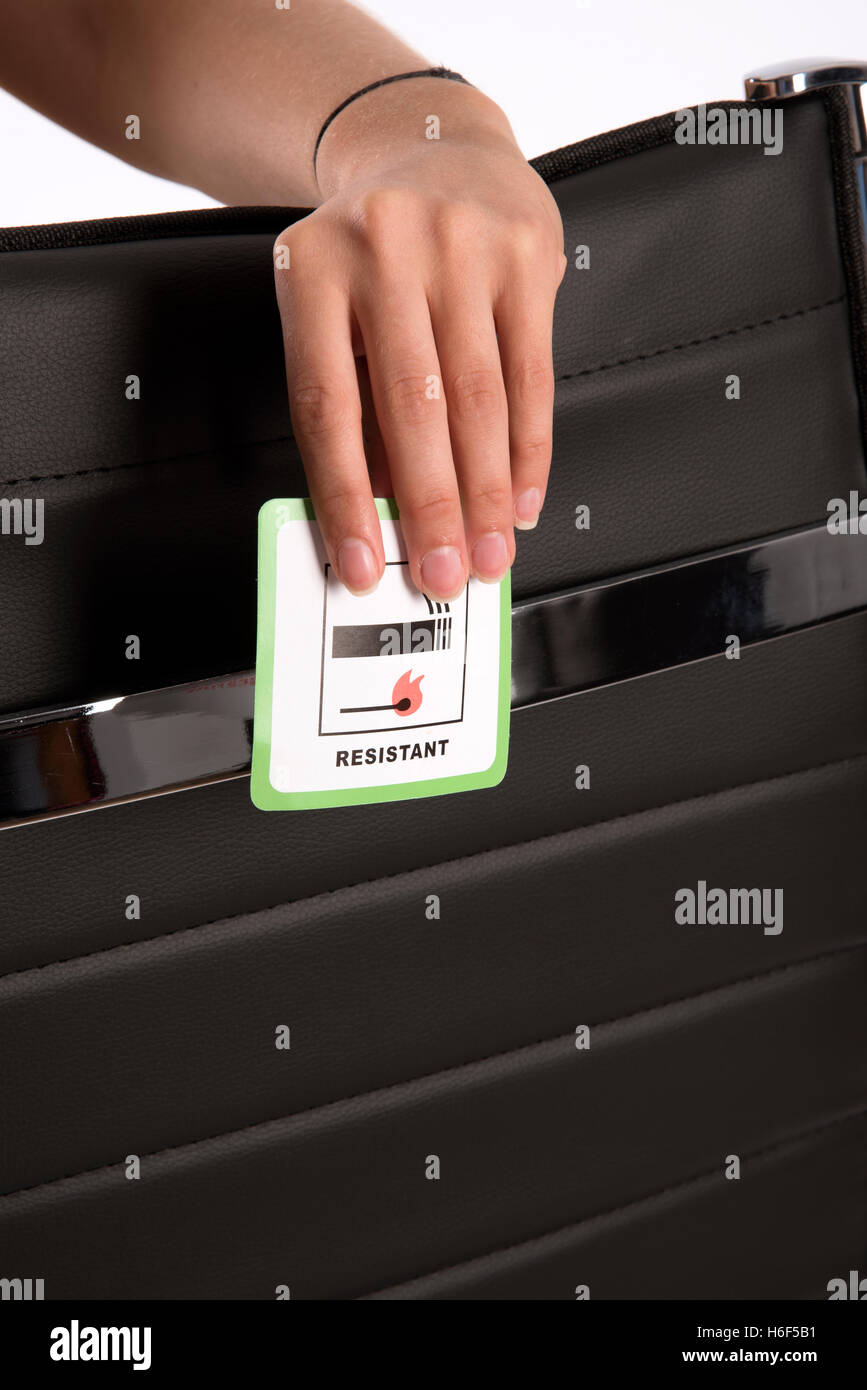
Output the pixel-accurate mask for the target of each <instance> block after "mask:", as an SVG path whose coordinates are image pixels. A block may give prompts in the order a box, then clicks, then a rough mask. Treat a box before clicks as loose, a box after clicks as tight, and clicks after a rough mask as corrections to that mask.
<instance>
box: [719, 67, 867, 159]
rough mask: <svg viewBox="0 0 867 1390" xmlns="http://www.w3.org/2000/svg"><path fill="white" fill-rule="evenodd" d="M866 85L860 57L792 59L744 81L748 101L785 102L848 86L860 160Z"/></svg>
mask: <svg viewBox="0 0 867 1390" xmlns="http://www.w3.org/2000/svg"><path fill="white" fill-rule="evenodd" d="M865 83H867V61H864V62H862V61H860V60H859V59H857V58H792V59H790V60H789V62H787V63H778V64H775V65H774V66H772V67H769V68H762V69H761V71H760V72H757V73H753V74H752V75H751V76H749V77H745V78H744V92H745V95H746V97H747V100H748V101H785V100H786V98H787V97H795V96H800V95H801V94H802V93H803V92H817V91H819V90H820V89H821V88H822V87H847V88H848V97H849V114H850V118H851V121H852V139H853V143H854V146H855V154H856V156H857V157H858V158H859V159H860V158H862V157H863V156H864V155H865V153H867V113H865V110H864V86H865Z"/></svg>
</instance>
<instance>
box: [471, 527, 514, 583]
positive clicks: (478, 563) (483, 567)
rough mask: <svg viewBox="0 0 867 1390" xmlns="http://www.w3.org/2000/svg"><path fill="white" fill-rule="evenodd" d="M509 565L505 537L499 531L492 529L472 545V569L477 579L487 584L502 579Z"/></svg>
mask: <svg viewBox="0 0 867 1390" xmlns="http://www.w3.org/2000/svg"><path fill="white" fill-rule="evenodd" d="M508 567H509V551H508V547H507V546H506V537H505V536H504V535H503V533H502V532H501V531H493V532H492V533H491V535H489V536H482V538H481V540H479V541H476V543H475V545H474V546H473V569H474V570H475V572H476V574H477V575H478V576H479V579H484V580H486V581H487V582H488V583H489V584H491V583H495V582H496V581H498V580H500V579H502V577H503V575H504V574H505V573H506V570H507V569H508Z"/></svg>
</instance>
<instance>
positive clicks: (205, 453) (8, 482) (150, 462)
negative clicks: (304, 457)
mask: <svg viewBox="0 0 867 1390" xmlns="http://www.w3.org/2000/svg"><path fill="white" fill-rule="evenodd" d="M294 442H295V436H294V435H292V434H278V435H275V437H274V438H273V439H242V440H239V441H238V442H237V444H236V445H234V446H233V447H235V448H238V449H241V450H245V449H263V448H265V446H266V445H268V444H293V443H294ZM226 452H227V449H226V446H225V445H224V444H223V445H219V446H217V445H215V446H214V447H213V448H211V449H198V450H196V451H195V452H194V453H184V454H168V455H167V456H166V457H165V458H162V457H160V458H155V459H140V460H139V461H138V462H137V463H110V464H102V465H100V467H98V468H76V469H74V470H73V471H71V472H69V473H34V474H33V475H32V476H31V477H29V478H0V487H12V486H14V485H15V484H17V483H47V482H52V481H54V480H55V479H58V478H83V477H84V476H85V475H86V474H89V473H123V472H126V471H127V470H128V469H130V468H159V467H160V465H161V464H164V463H180V461H181V460H182V459H201V458H213V456H214V455H215V454H225V453H226Z"/></svg>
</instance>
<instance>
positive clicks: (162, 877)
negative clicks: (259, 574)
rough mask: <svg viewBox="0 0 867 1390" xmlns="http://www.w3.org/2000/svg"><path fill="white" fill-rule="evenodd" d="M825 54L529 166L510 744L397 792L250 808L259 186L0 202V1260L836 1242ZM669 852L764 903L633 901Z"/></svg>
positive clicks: (61, 1270)
mask: <svg viewBox="0 0 867 1390" xmlns="http://www.w3.org/2000/svg"><path fill="white" fill-rule="evenodd" d="M865 79H867V70H865V69H864V68H858V67H857V66H856V65H852V67H851V68H850V69H845V68H841V67H837V68H835V69H833V70H830V71H828V70H824V71H822V70H815V71H813V72H812V73H811V74H809V75H808V77H807V78H805V79H804V80H803V81H802V82H800V83H799V82H796V81H788V80H787V79H786V77H785V76H784V75H783V74H777V75H776V76H775V75H773V74H764V75H762V77H761V78H756V79H755V81H754V84H753V86H752V87H750V88H749V89H748V91H749V94H750V95H751V96H752V97H753V98H754V99H756V100H760V99H761V100H770V101H771V102H773V103H778V104H779V107H780V109H781V110H782V111H783V112H784V148H783V151H782V153H780V154H779V155H777V156H773V157H769V156H767V155H766V154H765V153H764V151H763V148H762V147H761V145H753V144H737V145H734V144H732V145H725V146H723V145H718V146H712V145H703V146H702V145H693V146H684V145H681V144H680V143H678V141H677V139H676V138H675V135H676V130H677V122H676V119H675V116H674V115H670V116H665V117H662V118H660V119H657V120H652V121H646V122H642V123H641V124H639V125H636V126H632V127H630V128H628V129H625V130H622V131H617V132H614V133H613V134H608V135H604V136H600V137H598V138H596V139H593V140H589V141H585V142H583V143H582V144H579V145H574V146H571V147H569V148H568V149H565V150H560V151H558V152H556V153H555V154H551V155H547V156H545V157H543V158H541V159H539V160H537V161H535V163H536V167H537V168H538V169H539V170H540V172H541V173H542V174H543V176H544V177H545V178H546V179H547V180H548V181H549V182H550V184H551V187H552V189H553V191H554V193H555V196H556V197H557V200H558V203H559V205H560V208H561V211H562V213H563V218H564V223H565V229H566V247H567V251H568V252H570V258H571V259H572V260H573V262H574V260H575V256H574V253H573V248H576V247H577V246H579V245H581V246H587V247H589V248H590V265H589V269H577V268H576V266H575V265H574V263H573V264H572V265H570V269H569V270H568V271H567V274H566V277H565V280H564V283H563V287H562V290H561V293H560V298H559V300H558V308H557V315H556V324H555V365H556V375H557V399H556V412H555V462H554V469H553V477H552V482H551V488H550V492H549V496H548V502H547V505H546V508H545V512H544V516H543V520H542V523H541V524H540V526H539V528H538V530H537V531H536V532H534V533H528V534H523V535H521V536H520V537H519V542H518V545H519V549H518V560H517V564H516V567H515V571H514V596H515V611H514V650H515V666H514V701H513V703H514V712H513V721H512V737H511V750H510V765H509V771H508V774H507V776H506V779H505V781H504V782H503V783H502V784H501V785H500V786H499V787H498V788H496V789H494V790H489V791H482V792H472V793H468V794H466V795H461V796H457V797H450V798H446V799H442V800H437V799H434V800H429V801H425V800H422V801H416V802H403V803H398V804H393V805H382V806H371V807H365V808H358V809H346V810H335V811H319V812H312V813H303V814H288V815H264V814H262V813H261V812H259V811H257V810H256V809H255V808H254V807H253V806H252V804H251V803H250V800H249V788H248V784H247V780H246V777H245V775H244V774H245V772H246V770H247V768H248V765H249V748H250V720H251V711H252V677H251V675H250V668H251V666H252V664H253V657H254V645H255V630H254V625H255V617H254V615H255V597H256V574H255V563H256V524H255V523H256V514H257V511H258V508H259V507H260V505H261V504H262V503H263V502H264V501H265V500H266V499H268V498H270V497H274V496H295V495H302V494H303V493H304V492H305V485H304V480H303V473H302V469H301V464H300V460H299V457H298V453H297V451H296V449H295V446H294V443H293V440H292V437H291V432H290V428H289V422H288V410H287V406H286V403H285V387H284V382H283V369H282V354H281V341H280V329H279V323H278V318H277V310H276V306H275V303H274V296H273V288H272V270H271V245H272V242H273V239H274V236H275V235H276V234H277V233H278V232H279V231H280V229H281V228H282V227H283V226H284V225H285V223H286V221H287V220H288V219H289V218H291V217H293V216H302V215H303V211H297V212H295V213H292V212H288V213H287V211H286V210H285V209H237V210H228V209H227V210H225V211H223V210H217V211H209V212H202V213H193V214H179V215H166V216H162V217H153V218H151V217H148V218H131V219H123V220H118V221H111V222H108V223H89V224H79V225H72V226H64V227H49V228H43V227H37V228H25V229H12V230H10V231H8V232H6V233H3V234H0V246H2V248H3V251H4V254H3V255H2V256H0V307H2V314H3V326H4V332H3V334H2V339H0V372H2V377H3V380H4V383H5V385H4V410H3V416H2V420H0V432H2V445H3V447H2V457H3V460H4V462H3V469H4V474H3V482H2V484H0V497H2V498H5V499H6V500H7V502H9V504H10V505H9V506H8V507H7V508H6V509H5V512H3V513H2V516H3V518H6V520H5V531H6V534H3V535H2V536H0V593H2V598H3V602H2V610H0V611H2V641H0V710H2V712H3V719H2V723H0V815H2V818H3V819H4V821H5V823H6V827H7V828H6V829H5V830H4V833H2V834H0V884H2V888H0V970H2V979H0V1056H2V1058H3V1066H2V1080H0V1087H2V1093H3V1094H2V1101H0V1110H2V1116H3V1126H2V1145H0V1193H2V1194H3V1195H0V1252H2V1258H0V1275H2V1276H9V1277H11V1276H21V1277H33V1278H43V1279H44V1280H45V1296H46V1298H49V1299H51V1298H56V1299H71V1298H116V1299H135V1298H158V1299H194V1298H204V1299H217V1298H232V1299H273V1298H275V1297H280V1296H285V1292H286V1290H291V1297H293V1298H301V1299H340V1298H352V1299H355V1298H365V1297H367V1298H371V1297H372V1298H386V1299H404V1298H406V1299H440V1298H446V1299H465V1298H487V1299H561V1298H562V1299H574V1298H575V1297H582V1296H586V1295H587V1294H588V1293H589V1296H590V1297H591V1298H594V1299H595V1298H603V1299H605V1298H645V1299H646V1298H657V1299H674V1298H711V1299H745V1298H760V1299H773V1298H797V1299H802V1298H807V1299H810V1298H815V1299H821V1298H825V1297H827V1292H826V1290H827V1285H828V1281H829V1280H831V1279H832V1278H835V1277H840V1276H843V1277H845V1276H846V1274H847V1272H848V1270H849V1269H851V1268H861V1269H864V1268H865V1263H864V1262H865V1259H867V1185H865V1182H864V1174H865V1166H867V1008H865V986H867V920H865V914H864V893H863V875H862V872H861V866H862V863H863V853H864V844H865V837H867V804H865V791H867V537H865V536H862V535H860V534H859V533H857V532H856V533H854V534H851V535H843V536H839V535H832V534H831V533H830V532H829V530H828V528H827V525H826V521H827V518H828V504H829V502H830V501H831V499H833V498H843V499H847V504H848V502H849V501H850V494H851V493H852V492H854V493H856V495H858V496H863V495H864V494H865V490H867V477H865V419H867V413H865V407H867V349H865V324H867V320H865V268H864V243H863V227H862V224H861V208H860V207H859V199H863V197H864V181H863V179H864V164H863V160H864V155H865V144H864V136H863V122H860V123H859V121H858V120H857V119H856V114H857V110H858V108H857V107H856V104H855V101H854V97H853V94H854V93H856V91H857V88H856V86H855V85H854V84H855V83H856V81H864V80H865ZM791 87H795V88H798V89H801V88H803V89H804V90H799V93H798V94H795V95H789V92H788V88H791ZM724 109H725V110H726V111H729V110H730V109H732V108H731V107H730V105H729V104H724ZM130 376H137V377H138V378H139V381H140V399H132V400H131V399H128V396H127V389H126V384H127V379H128V378H129V377H130ZM732 376H736V377H737V378H739V387H740V390H739V397H737V398H731V396H732V393H731V390H727V386H726V383H727V380H728V379H729V378H731V377H732ZM34 499H39V500H42V501H43V502H44V527H45V532H44V539H43V541H42V543H41V544H39V545H35V544H34V545H27V544H26V543H25V542H26V537H25V535H24V534H16V517H17V516H19V515H20V516H22V517H23V512H21V513H19V512H17V511H16V509H15V507H14V506H12V503H13V502H14V501H16V500H17V501H19V502H22V503H23V502H24V501H26V500H31V501H32V500H34ZM578 506H589V508H590V527H589V529H583V530H582V529H578V528H576V526H575V524H574V523H575V514H576V507H578ZM22 528H23V521H22V522H21V524H20V525H19V526H18V530H19V531H22ZM131 635H136V636H137V637H138V638H139V639H140V656H139V658H138V659H137V660H129V659H128V657H127V651H128V642H127V639H128V637H129V636H131ZM732 636H735V637H737V638H738V639H739V642H740V654H739V656H738V657H737V659H732V652H733V651H734V650H736V647H734V646H733V644H732V643H731V642H730V640H729V639H730V638H731V637H732ZM580 767H583V768H586V769H589V785H583V786H581V787H580V788H579V787H578V786H577V785H576V783H579V782H587V780H588V778H587V777H581V776H580V775H579V774H578V773H577V769H578V768H580ZM169 791H174V792H175V793H176V794H172V795H168V794H163V795H160V794H159V793H167V792H169ZM75 811H79V812H80V811H87V812H88V813H87V814H71V813H72V812H75ZM702 884H703V885H705V886H706V888H705V890H703V889H702V888H701V885H702ZM714 888H721V889H723V890H725V893H726V894H729V893H730V892H731V891H733V890H737V889H754V888H764V889H768V890H774V891H777V890H779V891H780V892H782V894H783V899H782V901H783V902H784V916H783V917H782V918H781V917H779V916H778V917H777V918H776V919H775V921H774V924H773V925H771V923H770V922H769V920H768V919H767V918H763V919H761V920H759V919H755V920H750V921H747V922H744V923H742V924H733V923H729V924H727V925H722V924H717V925H709V924H705V923H701V922H695V923H693V924H689V923H684V922H682V921H678V920H677V915H676V914H677V904H678V901H683V899H678V898H677V897H676V895H677V894H678V893H679V892H680V890H682V889H690V890H692V891H693V892H694V893H695V894H696V895H697V896H698V897H699V898H700V897H701V894H702V892H703V891H705V892H710V891H711V890H712V889H714ZM431 895H435V896H436V897H437V898H438V899H439V916H438V917H434V918H433V919H431V916H430V914H429V913H428V911H427V910H426V905H427V904H428V900H429V898H430V897H431ZM727 900H728V899H727ZM750 901H752V900H750ZM769 926H771V929H770V930H769V929H768V928H769ZM777 927H780V928H781V929H779V930H778V929H776V928H777ZM284 1027H285V1028H288V1029H289V1030H290V1032H289V1037H290V1040H291V1045H290V1046H289V1047H288V1048H278V1047H276V1046H275V1039H276V1037H277V1030H279V1029H280V1028H284ZM133 1156H135V1157H137V1158H138V1160H139V1165H138V1168H136V1165H135V1164H134V1163H133V1162H132V1161H131V1160H132V1158H133ZM434 1157H436V1158H437V1159H438V1164H436V1163H434V1162H433V1158H434ZM735 1160H737V1162H735ZM136 1173H138V1176H135V1174H136Z"/></svg>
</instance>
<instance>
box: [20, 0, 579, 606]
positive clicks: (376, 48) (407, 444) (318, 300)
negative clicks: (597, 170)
mask: <svg viewBox="0 0 867 1390" xmlns="http://www.w3.org/2000/svg"><path fill="white" fill-rule="evenodd" d="M430 66H431V64H430V62H429V60H427V59H426V58H424V57H423V56H422V55H421V54H418V53H416V52H414V51H413V50H412V49H411V48H409V47H407V46H406V45H405V44H404V43H403V42H402V41H401V40H400V39H398V38H397V37H396V36H394V35H393V34H391V33H389V32H388V31H387V30H386V29H384V28H383V27H382V26H381V25H380V24H378V23H377V22H376V21H375V20H373V19H371V18H370V17H369V16H368V15H366V14H364V13H362V12H361V11H359V10H357V9H355V8H354V7H353V6H352V5H349V4H347V3H344V0H291V7H290V8H289V9H279V8H277V4H276V0H63V3H61V4H57V3H56V0H4V4H3V9H2V12H0V84H2V85H3V86H5V87H6V88H8V90H9V91H11V92H12V93H13V94H14V95H16V96H18V97H20V98H21V99H22V100H23V101H26V102H27V103H29V104H30V105H31V106H34V107H36V108H37V109H38V110H40V111H42V112H43V113H44V114H46V115H47V116H50V117H51V118H52V119H53V120H56V121H58V122H59V123H61V124H62V125H65V126H67V127H68V128H69V129H71V130H73V131H75V132H76V133H77V134H79V135H82V136H83V137H84V138H85V139H88V140H90V141H92V142H93V143H94V144H98V145H101V146H102V147H103V148H105V149H107V150H110V151H111V152H112V153H113V154H115V155H118V156H119V157H121V158H123V159H125V160H126V161H127V162H129V163H133V164H136V165H138V166H139V167H141V168H143V169H146V170H148V171H150V172H152V173H155V174H159V175H161V176H163V177H164V178H168V179H173V180H175V181H177V182H179V183H184V184H188V185H191V186H193V187H196V188H199V189H201V190H202V191H203V192H205V193H208V194H210V195H211V196H213V197H214V198H217V199H219V200H220V201H221V202H225V203H230V204H269V205H270V204H276V205H280V206H294V207H310V208H313V209H314V210H313V211H312V212H311V213H310V214H309V215H308V216H307V217H304V218H302V219H301V220H299V221H297V222H294V223H292V224H291V225H290V226H289V227H287V229H286V230H285V231H284V232H283V233H281V235H280V237H278V239H277V243H276V246H275V257H274V260H275V280H276V288H277V299H278V303H279V306H280V313H281V318H282V323H283V334H284V343H285V353H286V377H287V385H288V393H289V405H290V411H291V415H292V425H293V430H294V433H295V437H296V440H297V442H298V446H299V449H300V451H301V456H302V459H303V461H304V466H305V471H306V474H307V481H308V485H309V488H310V494H311V497H312V499H313V503H314V506H315V509H316V515H317V519H318V521H319V525H320V529H321V532H322V536H323V539H324V542H325V545H326V548H327V551H328V557H329V559H330V561H331V563H332V565H334V567H335V569H336V571H337V574H338V575H339V577H340V579H341V580H342V581H343V583H344V584H346V586H347V588H349V589H351V590H352V591H353V592H355V593H364V592H367V591H369V590H370V589H372V588H374V587H375V586H376V584H377V583H378V581H379V579H380V577H381V575H382V572H383V568H384V563H385V561H384V554H383V548H382V537H381V532H380V526H379V521H378V518H377V514H376V509H375V505H374V501H373V498H374V495H375V494H377V493H378V494H382V495H392V494H393V495H394V496H395V498H396V500H397V503H398V506H399V508H400V514H401V522H402V525H403V532H404V536H405V539H406V544H407V549H408V554H409V562H410V571H411V574H412V577H413V580H414V582H415V584H416V585H417V587H418V588H419V589H422V590H423V591H424V592H426V593H427V594H429V596H430V597H431V598H434V599H439V600H447V599H452V598H455V597H456V596H457V595H458V594H459V593H460V592H461V590H462V589H463V587H464V584H465V583H466V579H467V575H468V574H470V573H472V574H474V575H476V576H477V577H478V578H479V579H483V580H487V581H491V582H493V581H497V580H499V579H501V578H502V576H503V575H504V574H505V572H506V570H507V568H508V567H509V566H510V565H511V563H512V561H513V559H514V555H515V535H514V528H515V527H516V526H517V527H519V528H529V527H532V526H534V525H535V524H536V521H537V519H538V513H539V510H540V508H541V505H542V502H543V500H544V496H545V489H546V485H547V480H548V471H549V467H550V461H551V423H552V410H553V394H554V377H553V366H552V358H551V328H552V318H553V308H554V300H555V296H556V293H557V289H558V287H559V284H560V281H561V280H562V277H563V273H564V271H565V268H566V258H565V256H564V254H563V229H562V225H561V222H560V216H559V213H558V210H557V206H556V203H555V202H554V199H553V198H552V196H551V194H550V192H549V190H548V188H547V187H546V185H545V184H544V182H543V181H542V180H541V179H540V178H539V177H538V175H537V174H536V173H535V172H534V171H533V170H532V169H531V168H530V166H529V165H528V164H527V162H526V160H525V159H524V156H523V155H522V153H521V151H520V149H519V147H518V145H517V143H516V141H515V137H514V135H513V133H512V130H511V127H510V125H509V122H508V120H507V118H506V116H505V114H504V113H503V111H502V110H501V109H500V107H498V106H497V105H496V103H494V102H493V101H491V100H490V99H489V98H488V97H486V96H485V95H484V94H483V93H482V92H480V91H478V90H477V89H476V88H474V87H469V86H465V85H463V84H461V83H457V82H451V81H446V80H443V79H439V78H435V77H424V78H413V79H410V80H407V81H402V82H395V83H391V84H389V85H387V86H384V87H379V88H377V89H376V90H375V91H373V92H369V93H367V94H366V95H365V96H362V97H359V98H358V99H357V100H356V101H353V102H352V103H350V105H348V106H347V107H346V108H345V110H343V111H342V112H341V113H340V114H339V115H338V116H337V117H336V118H335V119H334V121H333V122H332V123H331V125H330V126H329V127H328V129H327V131H326V133H325V135H324V137H323V140H322V143H321V145H320V148H319V154H318V159H317V162H316V172H315V174H314V167H313V151H314V146H315V143H316V138H317V135H318V133H319V130H320V129H321V127H322V124H323V122H324V121H325V120H326V118H327V117H328V115H329V114H330V113H331V112H332V111H333V110H334V109H335V108H336V107H337V106H338V105H340V103H341V102H342V101H344V100H345V98H346V97H347V96H349V95H350V94H351V93H353V92H357V91H358V90H359V88H361V87H364V86H367V85H368V84H369V83H371V82H375V81H377V80H379V79H380V78H382V77H386V76H391V75H393V74H397V73H401V72H412V71H415V70H417V69H421V68H427V67H430ZM129 114H135V115H137V116H138V117H139V119H140V131H141V138H140V139H138V140H129V139H127V138H126V129H127V127H126V117H127V116H128V115H129ZM431 117H436V118H437V120H438V123H439V128H438V132H437V133H438V137H439V138H433V139H432V138H429V133H430V131H431V130H432V128H433V126H432V122H431Z"/></svg>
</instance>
